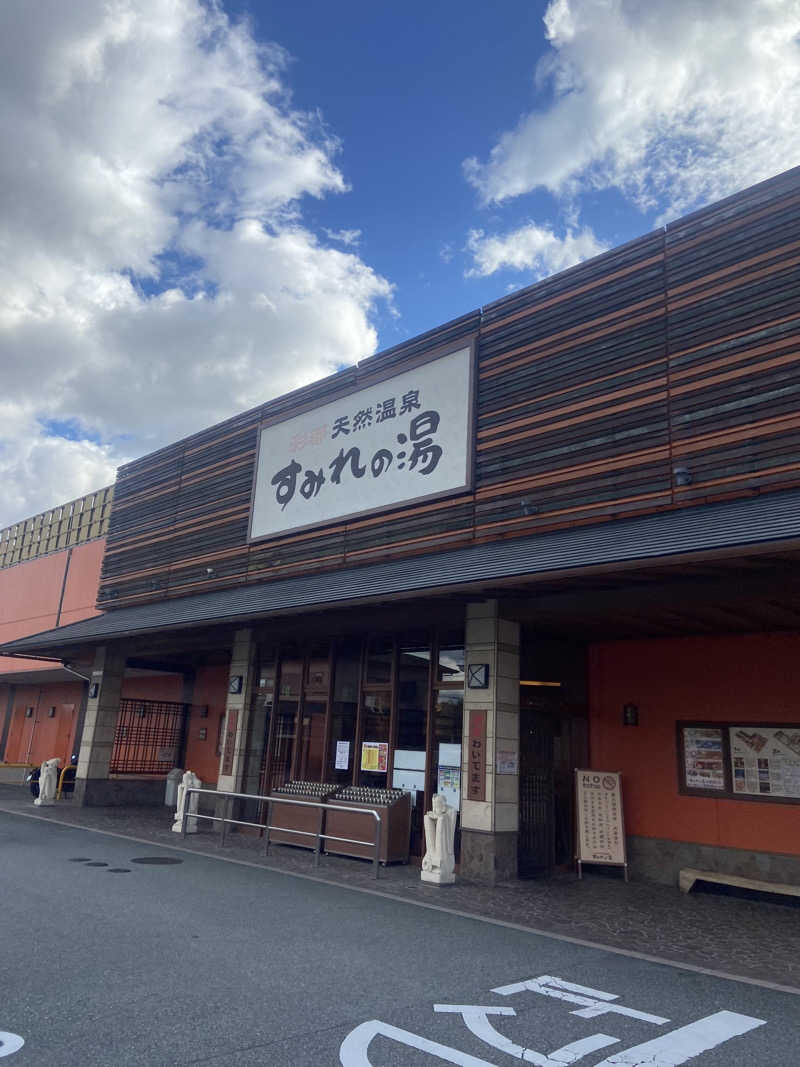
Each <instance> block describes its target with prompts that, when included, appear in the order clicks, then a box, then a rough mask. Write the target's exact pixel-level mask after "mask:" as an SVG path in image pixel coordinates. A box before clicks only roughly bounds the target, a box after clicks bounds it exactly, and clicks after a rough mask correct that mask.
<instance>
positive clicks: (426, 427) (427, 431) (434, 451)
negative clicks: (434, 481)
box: [408, 411, 442, 474]
mask: <svg viewBox="0 0 800 1067" xmlns="http://www.w3.org/2000/svg"><path fill="white" fill-rule="evenodd" d="M439 421H440V420H439V412H438V411H423V412H422V413H421V414H420V415H417V416H416V417H415V418H413V419H412V420H411V427H410V429H409V437H410V439H411V445H412V449H411V456H410V457H409V460H408V466H409V468H410V469H411V470H412V471H413V470H415V469H416V466H417V464H418V463H421V466H420V468H419V473H420V474H430V473H431V472H432V471H435V470H436V468H437V466H438V465H439V460H440V459H441V458H442V447H441V445H436V444H434V443H433V437H432V436H431V435H432V434H435V433H436V431H437V430H438V429H439ZM426 435H428V436H426Z"/></svg>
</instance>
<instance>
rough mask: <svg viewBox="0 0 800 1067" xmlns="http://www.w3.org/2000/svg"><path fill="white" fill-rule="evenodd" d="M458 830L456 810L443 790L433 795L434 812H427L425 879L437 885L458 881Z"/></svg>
mask: <svg viewBox="0 0 800 1067" xmlns="http://www.w3.org/2000/svg"><path fill="white" fill-rule="evenodd" d="M455 833H456V810H455V808H451V807H450V805H449V804H448V803H447V801H446V799H445V798H444V797H443V796H442V794H441V793H437V794H436V795H435V796H434V798H433V811H428V812H426V813H425V855H424V857H423V859H422V881H423V882H433V883H434V884H435V885H452V884H453V882H455V880H456V875H455V869H456V857H455V853H454V851H453V839H454V837H455Z"/></svg>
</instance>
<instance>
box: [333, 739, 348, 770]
mask: <svg viewBox="0 0 800 1067" xmlns="http://www.w3.org/2000/svg"><path fill="white" fill-rule="evenodd" d="M349 766H350V742H349V741H337V742H336V763H335V767H336V770H337V771H346V770H347V768H348V767H349Z"/></svg>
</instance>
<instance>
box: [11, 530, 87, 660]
mask: <svg viewBox="0 0 800 1067" xmlns="http://www.w3.org/2000/svg"><path fill="white" fill-rule="evenodd" d="M104 551H105V538H99V539H98V540H97V541H90V542H89V543H88V544H84V545H76V546H75V547H74V548H73V549H72V550H71V552H72V554H71V556H70V554H69V551H68V550H65V551H63V552H55V553H53V555H52V556H41V557H39V558H38V559H32V560H28V561H27V562H26V563H18V564H16V565H15V566H13V567H5V568H3V569H2V570H0V643H2V642H4V641H12V640H13V639H14V638H15V637H25V636H26V635H28V634H36V633H40V632H41V631H42V630H51V629H53V627H55V626H56V625H60V626H66V625H67V624H68V623H72V622H78V621H79V620H80V619H88V618H90V617H91V616H92V615H98V614H99V612H98V611H97V610H96V608H95V601H96V599H97V588H98V585H99V583H100V567H101V565H102V562H103V552H104ZM68 560H69V566H67V562H68ZM65 571H66V573H67V582H66V585H64V572H65ZM62 586H63V587H64V600H63V603H62V605H61V618H60V619H59V618H58V605H59V600H60V599H61V589H62ZM37 669H39V670H40V669H41V663H40V662H37V661H36V660H20V659H13V658H11V657H8V656H0V677H1V676H2V673H3V672H4V671H21V670H37Z"/></svg>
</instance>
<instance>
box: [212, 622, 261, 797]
mask: <svg viewBox="0 0 800 1067" xmlns="http://www.w3.org/2000/svg"><path fill="white" fill-rule="evenodd" d="M255 652H256V642H255V640H254V638H253V631H252V630H250V629H243V630H237V631H236V633H235V634H234V638H233V648H232V650H231V666H230V673H229V675H228V678H229V683H230V684H229V686H228V698H227V701H226V704H225V726H224V728H223V731H222V754H221V755H220V760H219V777H218V778H217V789H219V790H220V791H221V792H223V791H224V792H233V793H238V792H241V791H242V786H243V784H244V777H245V757H246V753H247V736H248V716H249V711H250V697H251V693H252V688H253V684H254V678H253V675H254V661H255ZM238 679H241V686H239V683H238ZM231 689H237V690H238V691H237V692H231Z"/></svg>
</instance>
